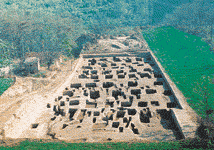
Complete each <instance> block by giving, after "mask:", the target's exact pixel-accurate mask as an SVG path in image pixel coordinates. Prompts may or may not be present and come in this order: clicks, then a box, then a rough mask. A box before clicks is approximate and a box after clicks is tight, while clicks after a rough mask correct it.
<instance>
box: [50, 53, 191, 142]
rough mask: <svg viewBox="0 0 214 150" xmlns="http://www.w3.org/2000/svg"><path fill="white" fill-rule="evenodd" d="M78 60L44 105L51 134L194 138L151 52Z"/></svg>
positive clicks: (102, 138) (65, 137) (99, 136)
mask: <svg viewBox="0 0 214 150" xmlns="http://www.w3.org/2000/svg"><path fill="white" fill-rule="evenodd" d="M81 57H82V60H83V61H82V62H81V63H82V66H81V67H80V68H78V69H77V70H76V72H75V76H74V77H73V79H72V80H71V82H70V85H69V86H67V87H66V88H65V89H64V91H63V92H62V93H61V95H59V96H58V97H56V98H55V103H54V104H52V106H50V104H48V105H47V109H49V110H50V111H52V112H53V113H54V116H53V117H52V118H51V122H50V124H49V133H48V134H49V135H50V136H52V137H53V138H58V139H78V138H79V139H81V138H82V139H90V138H91V139H94V141H99V140H96V139H98V138H100V140H104V141H105V140H106V139H107V140H112V139H118V140H121V139H132V138H147V139H153V140H163V139H167V138H168V139H183V138H185V136H187V137H188V136H190V134H193V133H192V132H190V130H189V128H188V129H187V128H184V127H183V123H182V122H181V121H180V120H179V117H181V116H179V115H180V114H182V113H183V112H182V110H183V111H184V109H183V107H182V105H181V103H182V102H180V101H179V98H178V97H177V96H176V94H175V91H173V88H172V87H171V86H170V84H169V83H168V80H167V79H166V77H165V75H164V74H165V73H163V71H162V70H161V69H160V64H157V61H156V60H155V58H153V57H154V56H153V55H151V53H150V52H148V51H147V52H143V53H140V54H139V53H138V54H137V55H134V54H129V55H128V54H103V55H102V54H97V55H81ZM183 114H184V113H183ZM176 115H178V116H176ZM187 130H189V132H186V131H187Z"/></svg>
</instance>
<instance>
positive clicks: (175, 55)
mask: <svg viewBox="0 0 214 150" xmlns="http://www.w3.org/2000/svg"><path fill="white" fill-rule="evenodd" d="M143 35H144V38H145V40H146V41H147V42H148V45H149V46H150V49H151V50H152V51H153V52H154V54H155V55H156V57H157V58H158V60H159V62H160V63H161V64H162V66H163V67H164V68H165V70H166V72H167V73H168V74H169V76H170V78H171V79H172V80H173V81H174V83H175V84H176V85H177V86H178V88H179V89H180V90H181V91H182V92H183V94H184V96H185V97H186V98H187V102H188V103H189V104H190V106H191V107H192V108H193V109H194V110H195V111H196V112H197V113H198V114H199V115H200V116H202V117H203V118H204V117H205V116H206V114H205V111H204V110H205V107H209V109H211V110H213V109H214V101H213V98H214V90H213V89H214V84H212V79H213V78H214V74H213V72H214V54H213V52H211V51H210V50H209V48H210V47H209V45H208V44H207V43H206V42H204V41H202V40H201V38H200V37H197V36H195V35H190V34H188V33H184V32H182V31H179V30H177V29H175V28H173V27H159V28H155V29H149V30H145V31H143ZM206 96H207V97H206ZM206 99H207V101H208V106H206V105H205V103H206V101H205V100H206Z"/></svg>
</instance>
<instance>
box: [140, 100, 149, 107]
mask: <svg viewBox="0 0 214 150" xmlns="http://www.w3.org/2000/svg"><path fill="white" fill-rule="evenodd" d="M147 106H148V102H142V101H140V102H138V107H147Z"/></svg>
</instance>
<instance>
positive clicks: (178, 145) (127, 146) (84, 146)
mask: <svg viewBox="0 0 214 150" xmlns="http://www.w3.org/2000/svg"><path fill="white" fill-rule="evenodd" d="M211 147H212V146H211V145H206V144H204V145H200V144H199V145H198V144H190V142H178V141H177V142H160V143H121V142H120V143H104V144H101V143H65V142H61V143H60V142H56V143H52V142H51V143H43V142H29V141H24V142H21V143H20V145H18V146H15V147H0V149H1V150H4V149H11V150H12V149H20V150H38V149H39V150H40V149H45V150H53V149H56V150H66V149H68V150H88V149H90V150H94V149H96V150H100V149H102V150H106V149H113V150H142V149H146V150H166V149H169V150H171V149H173V150H178V149H207V148H208V149H211Z"/></svg>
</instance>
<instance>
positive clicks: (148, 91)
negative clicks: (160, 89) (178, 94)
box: [146, 89, 157, 94]
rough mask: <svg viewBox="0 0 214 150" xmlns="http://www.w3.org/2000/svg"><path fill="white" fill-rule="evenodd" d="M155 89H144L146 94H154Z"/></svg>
mask: <svg viewBox="0 0 214 150" xmlns="http://www.w3.org/2000/svg"><path fill="white" fill-rule="evenodd" d="M155 93H157V91H156V90H155V89H146V94H155Z"/></svg>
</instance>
